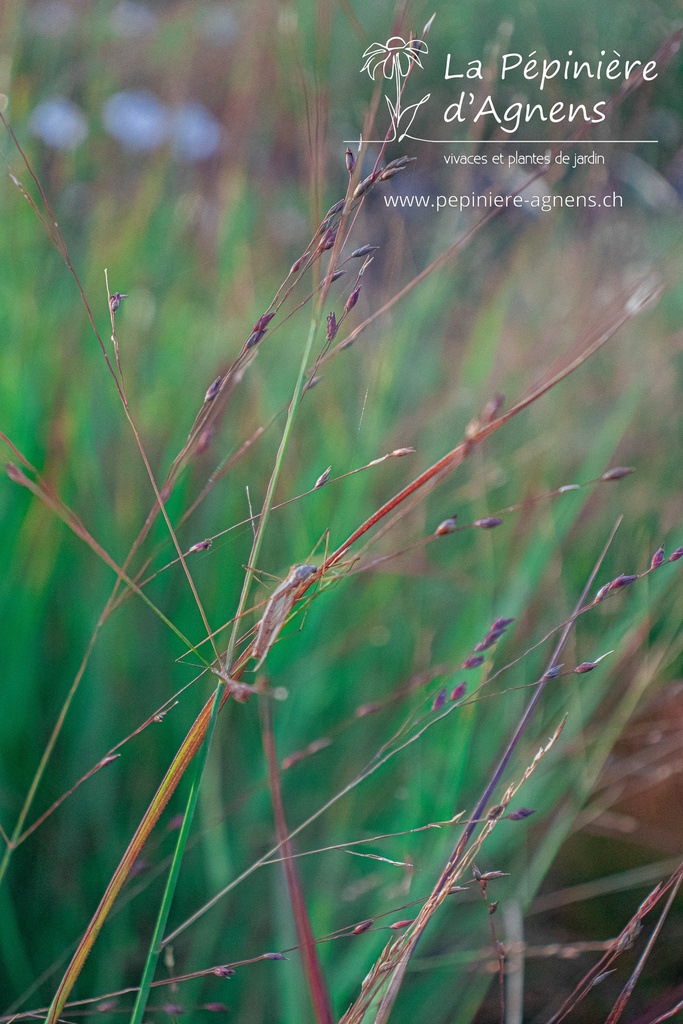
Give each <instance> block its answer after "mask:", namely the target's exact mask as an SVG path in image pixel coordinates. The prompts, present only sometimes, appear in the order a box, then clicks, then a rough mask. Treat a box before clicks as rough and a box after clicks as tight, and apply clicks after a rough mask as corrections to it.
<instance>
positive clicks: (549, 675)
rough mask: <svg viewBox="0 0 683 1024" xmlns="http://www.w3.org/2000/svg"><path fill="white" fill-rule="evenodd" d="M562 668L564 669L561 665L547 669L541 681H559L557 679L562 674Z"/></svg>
mask: <svg viewBox="0 0 683 1024" xmlns="http://www.w3.org/2000/svg"><path fill="white" fill-rule="evenodd" d="M561 668H562V665H561V664H560V665H551V666H550V668H549V669H546V671H545V672H544V673H543V675H542V676H541V679H557V677H558V676H559V674H560V670H561Z"/></svg>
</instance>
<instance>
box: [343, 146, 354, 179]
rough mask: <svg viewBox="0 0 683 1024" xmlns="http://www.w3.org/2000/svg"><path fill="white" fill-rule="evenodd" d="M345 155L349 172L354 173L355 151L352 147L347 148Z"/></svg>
mask: <svg viewBox="0 0 683 1024" xmlns="http://www.w3.org/2000/svg"><path fill="white" fill-rule="evenodd" d="M345 156H346V170H347V171H348V172H349V174H353V172H354V171H355V169H356V158H355V156H354V155H353V152H352V151H351V150H350V149H347V150H346V154H345Z"/></svg>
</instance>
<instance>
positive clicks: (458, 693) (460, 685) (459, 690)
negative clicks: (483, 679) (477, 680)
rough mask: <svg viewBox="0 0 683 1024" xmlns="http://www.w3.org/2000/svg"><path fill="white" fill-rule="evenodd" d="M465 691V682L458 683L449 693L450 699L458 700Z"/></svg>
mask: <svg viewBox="0 0 683 1024" xmlns="http://www.w3.org/2000/svg"><path fill="white" fill-rule="evenodd" d="M466 693H467V683H458V685H457V686H456V687H455V689H454V690H453V692H452V693H451V696H450V699H451V700H460V698H461V697H464V696H465V694H466Z"/></svg>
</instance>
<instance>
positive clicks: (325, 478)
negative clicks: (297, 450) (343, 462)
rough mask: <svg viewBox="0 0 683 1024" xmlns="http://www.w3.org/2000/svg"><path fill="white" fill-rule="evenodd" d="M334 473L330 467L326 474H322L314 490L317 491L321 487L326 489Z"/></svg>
mask: <svg viewBox="0 0 683 1024" xmlns="http://www.w3.org/2000/svg"><path fill="white" fill-rule="evenodd" d="M331 472H332V466H328V467H327V469H326V470H325V472H324V473H321V474H320V476H319V477H318V479H317V480H316V482H315V487H314V488H313V490H315V491H317V489H318V488H319V487H324V486H325V484H326V483H327V481H328V480H329V479H330V473H331Z"/></svg>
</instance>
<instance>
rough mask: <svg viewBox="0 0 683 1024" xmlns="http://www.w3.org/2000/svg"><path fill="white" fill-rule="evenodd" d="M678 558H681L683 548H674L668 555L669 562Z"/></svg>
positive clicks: (682, 556)
mask: <svg viewBox="0 0 683 1024" xmlns="http://www.w3.org/2000/svg"><path fill="white" fill-rule="evenodd" d="M679 558H683V548H676V550H675V551H672V552H671V554H670V555H669V561H670V562H677V561H678V559H679Z"/></svg>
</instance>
